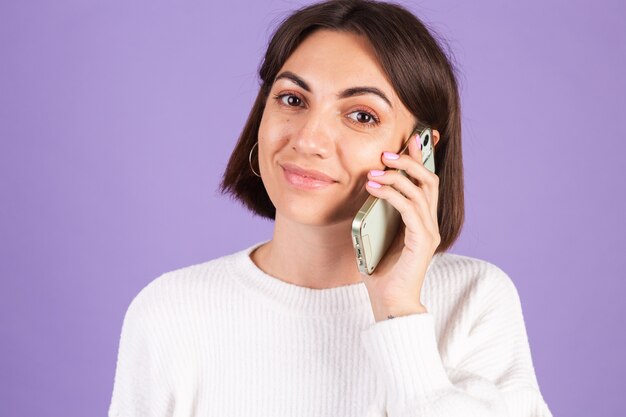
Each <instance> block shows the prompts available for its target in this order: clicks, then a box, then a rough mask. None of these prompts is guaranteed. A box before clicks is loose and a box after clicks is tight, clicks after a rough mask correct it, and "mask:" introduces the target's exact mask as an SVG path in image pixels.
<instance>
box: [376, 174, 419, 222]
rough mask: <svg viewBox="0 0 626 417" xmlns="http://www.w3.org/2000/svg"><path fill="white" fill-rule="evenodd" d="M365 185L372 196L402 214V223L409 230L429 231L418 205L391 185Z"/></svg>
mask: <svg viewBox="0 0 626 417" xmlns="http://www.w3.org/2000/svg"><path fill="white" fill-rule="evenodd" d="M365 185H366V189H367V191H368V192H369V193H370V194H372V195H373V196H374V197H378V198H381V199H383V200H386V201H388V202H389V204H391V205H392V206H393V207H394V208H395V209H396V210H398V211H399V212H400V215H401V216H402V221H403V222H404V224H405V225H406V227H407V228H408V229H409V230H413V231H416V232H419V231H422V230H428V228H426V226H425V224H424V221H423V219H422V216H421V215H420V214H419V212H418V209H417V205H416V204H414V203H413V202H412V201H411V200H409V199H407V198H406V197H404V196H403V195H402V194H400V192H399V191H398V190H396V189H394V188H393V187H392V186H391V185H384V184H381V183H379V182H377V181H373V180H370V181H368V182H367V183H366V184H365ZM413 186H415V185H413Z"/></svg>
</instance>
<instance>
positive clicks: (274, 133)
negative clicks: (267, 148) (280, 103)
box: [259, 110, 294, 142]
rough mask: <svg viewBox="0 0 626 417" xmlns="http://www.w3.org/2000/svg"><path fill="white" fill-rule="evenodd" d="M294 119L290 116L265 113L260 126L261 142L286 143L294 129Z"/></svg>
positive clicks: (270, 112)
mask: <svg viewBox="0 0 626 417" xmlns="http://www.w3.org/2000/svg"><path fill="white" fill-rule="evenodd" d="M292 119H293V118H292V117H291V116H290V115H285V114H280V113H275V112H272V111H271V110H269V111H266V112H265V113H263V117H262V119H261V124H260V125H259V141H266V142H280V141H285V140H286V138H287V137H288V136H289V134H290V132H291V131H292V130H293V129H294V122H293V120H292Z"/></svg>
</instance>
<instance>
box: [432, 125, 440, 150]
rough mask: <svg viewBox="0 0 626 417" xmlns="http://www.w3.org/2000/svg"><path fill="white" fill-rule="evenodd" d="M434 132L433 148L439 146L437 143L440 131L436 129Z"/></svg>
mask: <svg viewBox="0 0 626 417" xmlns="http://www.w3.org/2000/svg"><path fill="white" fill-rule="evenodd" d="M432 132H433V147H434V146H437V142H439V131H438V130H436V129H433V130H432Z"/></svg>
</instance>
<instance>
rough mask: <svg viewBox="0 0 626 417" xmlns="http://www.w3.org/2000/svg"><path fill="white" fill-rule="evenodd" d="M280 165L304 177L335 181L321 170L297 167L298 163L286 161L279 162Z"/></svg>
mask: <svg viewBox="0 0 626 417" xmlns="http://www.w3.org/2000/svg"><path fill="white" fill-rule="evenodd" d="M281 166H282V167H283V169H284V170H285V171H287V172H289V173H291V174H295V175H299V176H301V177H305V178H310V179H311V180H315V181H323V182H328V183H334V182H337V181H335V180H334V179H333V178H331V177H329V176H328V175H326V174H324V173H323V172H320V171H316V170H314V169H304V168H301V167H299V166H298V165H295V164H291V163H288V162H286V163H283V164H281Z"/></svg>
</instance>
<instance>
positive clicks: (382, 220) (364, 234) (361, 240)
mask: <svg viewBox="0 0 626 417" xmlns="http://www.w3.org/2000/svg"><path fill="white" fill-rule="evenodd" d="M417 132H419V134H420V139H421V142H422V161H423V163H424V166H425V167H426V168H427V169H428V170H429V171H431V172H433V173H434V172H435V153H434V147H433V145H432V130H431V128H430V127H428V126H421V127H420V128H418V130H417ZM415 133H416V132H414V133H412V134H411V136H410V137H409V139H408V140H407V141H406V142H405V143H404V144H403V146H402V150H401V151H400V153H401V154H402V153H404V152H405V151H406V150H407V149H408V143H409V142H408V141H409V140H411V138H412V137H413V136H414V134H415ZM398 172H400V173H401V174H402V175H404V176H407V174H406V172H404V171H402V170H398ZM401 220H402V219H401V215H400V212H399V211H398V210H396V209H395V207H393V206H392V205H391V204H390V203H389V202H387V201H386V200H383V199H380V198H378V197H374V196H369V197H368V199H367V200H366V201H365V203H364V204H363V206H361V209H360V210H359V211H358V213H357V214H356V216H355V217H354V220H353V221H352V243H353V245H354V250H355V255H356V262H357V265H358V267H359V271H360V272H361V273H362V274H367V275H370V274H372V272H374V270H375V269H376V266H377V265H378V263H379V262H380V260H381V259H382V257H383V256H384V254H385V253H386V252H387V249H388V248H389V246H390V245H391V243H392V241H393V239H394V238H395V236H396V233H397V231H398V227H399V226H400V221H401Z"/></svg>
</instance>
